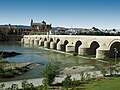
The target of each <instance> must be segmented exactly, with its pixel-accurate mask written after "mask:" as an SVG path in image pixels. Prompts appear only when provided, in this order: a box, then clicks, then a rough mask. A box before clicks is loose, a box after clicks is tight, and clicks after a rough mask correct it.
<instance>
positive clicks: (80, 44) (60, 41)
mask: <svg viewBox="0 0 120 90" xmlns="http://www.w3.org/2000/svg"><path fill="white" fill-rule="evenodd" d="M21 42H23V43H24V44H29V45H38V46H43V47H45V48H49V49H56V50H60V51H65V52H73V53H75V54H76V55H77V54H78V55H96V58H97V59H104V58H107V57H110V58H112V57H115V55H116V57H120V36H84V35H24V37H23V38H22V39H21Z"/></svg>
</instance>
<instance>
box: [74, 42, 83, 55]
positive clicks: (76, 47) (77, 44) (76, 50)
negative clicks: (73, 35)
mask: <svg viewBox="0 0 120 90" xmlns="http://www.w3.org/2000/svg"><path fill="white" fill-rule="evenodd" d="M81 44H82V42H81V41H77V42H76V44H75V54H78V49H79V48H78V47H79V46H80V45H81Z"/></svg>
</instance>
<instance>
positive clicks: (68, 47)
mask: <svg viewBox="0 0 120 90" xmlns="http://www.w3.org/2000/svg"><path fill="white" fill-rule="evenodd" d="M74 51H75V46H73V45H69V44H68V45H66V52H74Z"/></svg>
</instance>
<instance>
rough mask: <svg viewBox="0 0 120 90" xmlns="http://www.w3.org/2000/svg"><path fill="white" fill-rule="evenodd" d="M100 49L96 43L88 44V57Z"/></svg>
mask: <svg viewBox="0 0 120 90" xmlns="http://www.w3.org/2000/svg"><path fill="white" fill-rule="evenodd" d="M98 47H100V45H99V43H98V42H96V41H93V42H92V43H91V44H90V50H89V54H90V55H96V49H97V48H98Z"/></svg>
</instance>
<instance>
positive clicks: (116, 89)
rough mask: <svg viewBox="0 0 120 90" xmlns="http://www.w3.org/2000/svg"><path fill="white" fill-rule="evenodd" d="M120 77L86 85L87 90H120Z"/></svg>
mask: <svg viewBox="0 0 120 90" xmlns="http://www.w3.org/2000/svg"><path fill="white" fill-rule="evenodd" d="M119 84H120V77H112V78H110V77H109V78H106V79H102V80H100V81H96V82H93V83H91V84H88V85H86V90H120V85H119Z"/></svg>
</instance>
